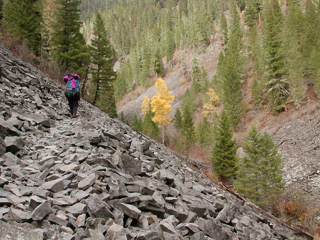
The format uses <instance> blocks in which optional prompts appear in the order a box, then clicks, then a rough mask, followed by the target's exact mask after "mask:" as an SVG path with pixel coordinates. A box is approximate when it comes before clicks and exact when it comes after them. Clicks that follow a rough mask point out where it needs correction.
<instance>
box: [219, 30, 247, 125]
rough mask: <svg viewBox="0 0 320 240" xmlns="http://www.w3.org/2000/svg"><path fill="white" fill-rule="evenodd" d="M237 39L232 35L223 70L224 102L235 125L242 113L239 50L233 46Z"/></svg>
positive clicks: (232, 123)
mask: <svg viewBox="0 0 320 240" xmlns="http://www.w3.org/2000/svg"><path fill="white" fill-rule="evenodd" d="M235 41H236V39H235V38H234V36H233V35H232V36H231V37H230V39H229V42H228V46H229V47H230V48H229V49H228V50H227V52H226V55H225V57H224V60H223V66H222V71H221V79H222V90H223V94H222V102H223V104H224V108H225V110H226V111H227V113H228V115H229V117H230V123H231V125H232V126H235V125H236V124H237V123H238V122H239V120H240V118H241V116H242V114H243V103H242V90H241V75H240V70H239V65H238V62H239V59H240V57H239V52H237V50H235V51H234V50H232V49H233V48H232V47H231V46H233V45H236V42H235Z"/></svg>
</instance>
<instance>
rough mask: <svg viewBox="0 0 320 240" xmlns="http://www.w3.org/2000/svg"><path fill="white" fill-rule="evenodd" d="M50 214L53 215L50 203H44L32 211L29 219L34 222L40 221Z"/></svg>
mask: <svg viewBox="0 0 320 240" xmlns="http://www.w3.org/2000/svg"><path fill="white" fill-rule="evenodd" d="M50 213H53V209H52V208H51V204H50V201H45V202H43V203H41V204H40V205H39V206H37V207H36V208H35V209H34V210H33V212H32V214H31V218H32V219H33V220H35V221H40V220H42V219H44V218H45V217H46V216H47V215H48V214H50Z"/></svg>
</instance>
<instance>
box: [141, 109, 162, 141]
mask: <svg viewBox="0 0 320 240" xmlns="http://www.w3.org/2000/svg"><path fill="white" fill-rule="evenodd" d="M154 115H155V114H154V113H153V112H152V110H151V106H150V107H149V109H148V111H147V112H146V114H145V116H144V119H143V122H142V132H143V133H144V134H146V135H148V136H150V137H152V138H153V139H157V137H158V134H159V125H158V123H155V122H154V121H153V120H152V119H153V118H154Z"/></svg>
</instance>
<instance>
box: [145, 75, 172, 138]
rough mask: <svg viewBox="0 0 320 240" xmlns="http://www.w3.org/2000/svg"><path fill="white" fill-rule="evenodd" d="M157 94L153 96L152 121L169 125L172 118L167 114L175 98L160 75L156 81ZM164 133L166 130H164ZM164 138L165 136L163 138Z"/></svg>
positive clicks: (160, 124)
mask: <svg viewBox="0 0 320 240" xmlns="http://www.w3.org/2000/svg"><path fill="white" fill-rule="evenodd" d="M155 86H156V95H155V96H153V97H152V98H151V101H150V104H151V110H152V112H153V113H154V117H153V118H152V121H153V122H155V123H158V124H159V127H162V126H165V125H169V124H170V122H171V118H170V117H168V116H167V114H169V113H171V111H172V109H171V104H172V102H173V100H174V96H172V95H171V94H172V92H171V91H168V87H167V85H166V83H165V81H164V80H163V79H162V78H161V77H160V78H158V79H157V81H156V83H155ZM163 134H164V130H163ZM162 139H163V140H164V136H163V138H162Z"/></svg>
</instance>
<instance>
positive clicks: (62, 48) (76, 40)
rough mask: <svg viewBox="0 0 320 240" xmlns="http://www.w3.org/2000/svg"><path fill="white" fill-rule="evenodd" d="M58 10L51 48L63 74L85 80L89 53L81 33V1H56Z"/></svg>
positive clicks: (52, 29) (55, 13) (53, 26)
mask: <svg viewBox="0 0 320 240" xmlns="http://www.w3.org/2000/svg"><path fill="white" fill-rule="evenodd" d="M55 4H56V9H55V11H54V19H53V21H52V23H51V39H50V47H51V54H52V56H53V59H54V60H55V61H56V63H57V65H58V67H59V69H60V71H61V73H64V72H65V71H66V70H68V71H74V72H77V73H78V74H80V76H81V77H82V78H83V79H84V78H85V77H86V76H85V75H86V71H87V68H88V66H89V57H90V55H89V51H88V48H87V46H86V42H85V40H84V37H83V35H82V34H81V33H80V28H81V26H82V22H81V20H80V4H81V0H55Z"/></svg>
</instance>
